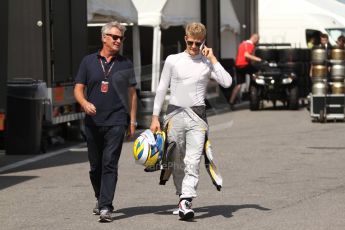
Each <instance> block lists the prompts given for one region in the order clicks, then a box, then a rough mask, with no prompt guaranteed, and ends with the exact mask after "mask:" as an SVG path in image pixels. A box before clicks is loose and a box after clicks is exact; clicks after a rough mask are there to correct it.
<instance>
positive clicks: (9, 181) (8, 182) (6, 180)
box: [0, 176, 37, 190]
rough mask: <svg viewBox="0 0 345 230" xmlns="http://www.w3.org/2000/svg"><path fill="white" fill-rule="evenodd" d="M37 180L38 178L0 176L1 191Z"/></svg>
mask: <svg viewBox="0 0 345 230" xmlns="http://www.w3.org/2000/svg"><path fill="white" fill-rule="evenodd" d="M34 178H37V176H0V190H2V189H5V188H8V187H11V186H13V185H16V184H19V183H22V182H24V181H28V180H31V179H34Z"/></svg>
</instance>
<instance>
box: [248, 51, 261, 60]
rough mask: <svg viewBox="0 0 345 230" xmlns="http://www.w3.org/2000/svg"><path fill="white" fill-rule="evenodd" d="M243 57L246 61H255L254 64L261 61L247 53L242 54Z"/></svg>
mask: <svg viewBox="0 0 345 230" xmlns="http://www.w3.org/2000/svg"><path fill="white" fill-rule="evenodd" d="M244 56H245V57H246V59H249V60H252V61H256V62H261V61H262V59H261V58H259V57H257V56H255V55H252V54H250V53H249V52H247V51H246V52H244Z"/></svg>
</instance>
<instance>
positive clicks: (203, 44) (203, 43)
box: [199, 40, 205, 52]
mask: <svg viewBox="0 0 345 230" xmlns="http://www.w3.org/2000/svg"><path fill="white" fill-rule="evenodd" d="M204 46H205V40H204V41H203V42H202V43H201V45H200V47H199V49H200V52H201V51H202V50H203V49H204Z"/></svg>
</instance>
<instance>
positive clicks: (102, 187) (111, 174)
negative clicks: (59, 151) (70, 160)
mask: <svg viewBox="0 0 345 230" xmlns="http://www.w3.org/2000/svg"><path fill="white" fill-rule="evenodd" d="M125 131H126V126H116V125H115V126H86V127H85V132H86V140H87V147H88V157H89V162H90V180H91V183H92V187H93V190H94V192H95V197H96V198H97V199H98V206H99V209H100V210H101V209H108V210H113V209H114V207H113V204H112V203H113V199H114V194H115V189H116V183H117V175H118V173H117V171H118V162H119V159H120V155H121V150H122V144H123V139H124V136H125Z"/></svg>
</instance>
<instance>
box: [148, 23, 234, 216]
mask: <svg viewBox="0 0 345 230" xmlns="http://www.w3.org/2000/svg"><path fill="white" fill-rule="evenodd" d="M185 32H186V35H185V42H186V50H185V51H184V52H182V53H178V54H174V55H169V56H168V57H167V59H166V61H165V64H164V67H163V71H162V74H161V79H160V82H159V85H158V88H157V91H156V97H155V101H154V107H153V116H152V122H151V127H150V129H151V131H153V132H155V131H157V130H160V129H161V126H160V123H159V114H160V112H161V108H162V104H163V101H164V98H165V95H166V92H167V90H168V87H169V86H170V92H171V94H170V101H169V106H168V109H167V117H166V120H165V123H166V124H167V126H168V127H169V128H168V131H167V138H168V142H175V143H176V148H175V149H174V152H173V158H174V167H173V180H174V184H175V187H176V193H177V194H178V195H179V196H180V202H179V212H178V213H179V215H180V217H181V219H183V220H188V219H191V218H193V217H194V211H193V210H192V208H191V206H192V199H193V198H195V197H196V196H197V193H196V188H197V185H198V181H199V165H200V159H201V156H202V152H203V148H204V142H205V137H206V133H207V131H208V125H207V120H206V107H205V94H206V86H207V83H208V81H209V80H210V79H214V80H216V81H217V82H218V83H219V84H220V85H222V86H223V87H230V85H231V83H232V78H231V76H230V75H229V73H228V72H227V71H226V70H225V69H224V68H223V67H222V66H221V64H220V63H219V62H218V60H217V58H216V57H215V56H214V54H213V51H212V48H209V47H207V46H206V45H204V44H205V38H206V28H205V26H204V25H203V24H201V23H196V22H193V23H190V24H188V25H187V26H186V30H185ZM176 214H177V213H176Z"/></svg>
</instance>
